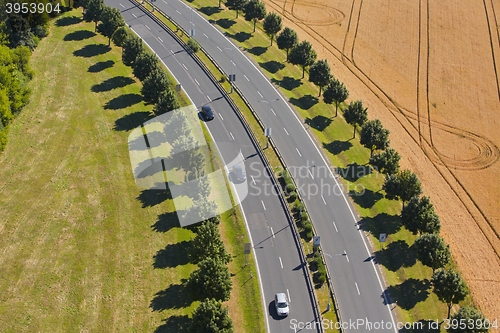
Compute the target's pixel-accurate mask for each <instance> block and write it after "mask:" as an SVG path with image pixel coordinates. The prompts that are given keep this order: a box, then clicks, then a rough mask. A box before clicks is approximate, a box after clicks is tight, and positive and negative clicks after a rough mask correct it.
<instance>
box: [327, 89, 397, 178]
mask: <svg viewBox="0 0 500 333" xmlns="http://www.w3.org/2000/svg"><path fill="white" fill-rule="evenodd" d="M325 94H326V90H325ZM400 159H401V156H400V155H399V153H398V152H397V151H396V150H395V149H392V148H388V149H387V150H385V151H383V152H381V153H378V154H374V155H373V156H372V157H370V164H371V165H373V166H374V167H375V168H376V169H377V170H378V171H379V172H381V173H385V174H388V175H389V174H395V173H397V172H398V171H399V160H400Z"/></svg>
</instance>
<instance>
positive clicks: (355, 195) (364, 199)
mask: <svg viewBox="0 0 500 333" xmlns="http://www.w3.org/2000/svg"><path fill="white" fill-rule="evenodd" d="M349 196H350V197H351V198H352V200H353V201H354V202H355V203H356V204H358V205H359V206H360V207H363V208H371V207H373V205H375V203H376V202H377V201H379V200H380V199H382V198H383V197H384V196H383V195H382V194H381V193H380V192H374V191H372V190H368V189H366V188H365V189H363V191H361V192H357V191H356V190H350V191H349Z"/></svg>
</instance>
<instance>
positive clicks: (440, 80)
mask: <svg viewBox="0 0 500 333" xmlns="http://www.w3.org/2000/svg"><path fill="white" fill-rule="evenodd" d="M265 3H266V5H267V6H268V11H276V12H278V13H280V14H281V15H283V16H284V24H285V26H289V27H291V28H292V29H294V30H296V31H297V33H298V34H299V38H300V39H307V40H309V41H310V42H311V43H313V45H314V47H315V49H316V51H317V52H318V59H328V61H329V63H330V66H331V67H332V71H333V73H334V75H335V76H336V77H337V78H338V79H340V80H341V81H343V82H344V83H345V84H346V86H347V88H348V89H349V91H350V95H351V96H350V98H351V99H361V100H363V103H364V105H366V106H368V108H369V110H368V112H369V116H370V118H379V119H381V120H382V122H383V124H384V126H385V127H387V128H388V129H390V131H391V146H392V147H394V148H395V149H397V150H398V151H399V152H400V153H401V154H402V155H403V161H402V167H404V168H411V169H412V170H413V171H415V172H416V173H417V174H418V175H419V177H420V179H421V180H422V182H423V185H424V186H423V187H424V192H425V194H426V195H429V196H430V197H431V199H432V201H433V203H434V204H435V206H436V209H437V212H438V213H439V215H440V217H441V220H442V225H443V230H442V234H443V236H444V237H445V239H446V240H447V242H448V243H450V246H451V249H452V253H453V255H454V259H455V260H456V262H457V264H458V265H459V267H460V270H461V272H462V274H463V275H464V277H465V279H466V280H467V282H468V285H469V287H470V289H471V292H472V294H473V297H474V301H475V302H476V303H477V305H478V306H479V307H480V308H481V309H482V310H483V312H484V313H485V314H486V315H487V316H488V317H489V318H491V319H495V318H499V317H500V304H499V303H498V299H500V278H499V276H500V208H499V207H498V204H497V199H498V198H499V197H500V182H499V181H498V180H497V178H498V176H499V175H500V162H499V159H500V148H499V147H500V131H499V130H498V128H499V127H500V117H499V113H500V103H499V102H500V92H499V81H500V78H499V72H500V68H499V67H500V65H499V64H500V63H499V61H500V58H499V57H500V46H499V40H500V39H499V25H498V24H499V17H498V15H499V14H498V13H499V11H500V1H499V0H474V1H470V0H442V1H438V2H436V1H434V2H433V1H429V0H420V1H409V0H401V1H396V2H395V1H389V0H373V1H363V0H352V1H348V2H346V1H340V0H329V1H321V0H285V1H283V0H265Z"/></svg>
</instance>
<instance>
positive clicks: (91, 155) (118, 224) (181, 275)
mask: <svg viewBox="0 0 500 333" xmlns="http://www.w3.org/2000/svg"><path fill="white" fill-rule="evenodd" d="M80 18H81V11H80V10H73V11H72V12H69V13H66V14H64V15H63V16H62V17H61V18H58V19H56V20H55V21H54V25H53V26H52V27H51V29H50V35H49V36H48V37H47V38H45V39H43V40H42V41H41V43H40V45H39V47H38V48H37V49H36V50H35V52H34V54H33V56H32V61H31V65H32V68H33V70H34V71H35V77H34V79H33V81H32V82H31V88H32V95H31V101H30V103H29V104H28V105H27V107H26V108H25V109H24V110H23V112H22V113H21V114H20V115H19V117H18V118H17V119H16V120H15V121H14V122H13V124H12V127H11V131H10V134H9V143H8V146H7V148H6V150H5V151H4V153H3V154H2V155H0V165H1V168H0V215H1V216H2V219H1V223H0V262H1V263H2V270H1V273H0V277H1V278H0V331H2V332H74V331H81V332H153V331H154V332H186V331H187V330H186V327H187V325H188V324H189V320H190V319H189V316H190V314H191V312H192V311H193V309H194V308H195V307H196V306H197V302H192V299H191V297H190V295H189V293H188V292H187V290H186V289H185V288H184V287H183V286H182V283H181V282H182V279H185V278H187V277H188V276H189V274H190V272H191V271H192V270H193V269H194V268H195V266H194V265H192V264H190V263H189V261H188V259H187V256H186V248H187V246H188V245H189V241H190V240H191V238H192V237H193V233H192V232H191V231H189V230H187V229H183V228H179V227H178V223H177V222H176V217H175V212H174V211H173V209H174V207H173V204H172V200H170V199H169V198H168V197H167V195H166V194H165V192H163V191H153V190H141V189H140V188H138V187H137V186H136V184H135V182H134V179H133V174H132V170H131V167H130V160H129V153H128V146H127V137H128V135H129V133H130V131H131V130H132V129H134V128H135V127H137V126H139V125H140V124H141V123H142V122H144V121H145V120H147V119H149V118H151V107H150V106H144V104H143V103H142V101H141V95H140V87H141V84H140V83H139V82H138V81H137V80H136V79H135V78H134V77H133V76H132V73H131V69H130V68H129V67H126V66H124V65H123V64H122V63H121V50H120V49H119V48H116V47H113V48H108V47H107V46H106V45H107V39H106V38H104V37H102V36H100V35H96V34H95V33H94V32H93V31H94V24H93V23H90V24H88V23H82V22H81V19H80ZM181 99H182V97H181ZM223 220H224V222H223V223H222V224H221V235H222V237H223V239H224V240H226V242H227V247H228V250H229V252H230V253H232V254H233V255H234V256H235V258H234V260H233V262H232V263H231V265H230V271H231V273H233V274H234V276H233V293H232V298H231V300H230V301H229V302H228V305H229V307H230V315H231V317H232V319H233V321H234V323H235V326H237V327H238V329H237V331H238V332H252V333H253V332H263V331H264V328H263V327H264V320H263V314H262V311H256V310H255V309H260V308H261V306H260V304H261V302H260V295H259V289H258V284H257V279H256V278H249V276H250V272H252V271H253V272H254V269H255V268H254V267H253V264H252V262H251V264H250V265H249V266H247V267H245V268H242V266H243V265H244V258H243V255H242V254H241V252H242V251H243V246H240V245H241V243H242V242H244V241H245V239H246V237H247V236H246V234H245V229H244V226H243V225H242V222H241V221H242V219H241V217H240V215H239V212H238V211H231V212H228V213H227V214H224V216H223ZM240 247H241V249H240ZM253 276H254V277H255V276H256V274H255V273H254V274H253ZM242 299H244V300H245V302H246V303H247V304H246V305H245V306H241V304H242V303H243V301H242Z"/></svg>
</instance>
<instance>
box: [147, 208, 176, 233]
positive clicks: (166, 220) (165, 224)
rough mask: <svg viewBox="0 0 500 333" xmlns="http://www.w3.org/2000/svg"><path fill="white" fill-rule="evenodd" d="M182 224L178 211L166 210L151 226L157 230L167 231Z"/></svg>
mask: <svg viewBox="0 0 500 333" xmlns="http://www.w3.org/2000/svg"><path fill="white" fill-rule="evenodd" d="M180 226H181V224H180V222H179V218H178V217H177V212H166V213H163V214H160V215H158V219H157V220H156V222H155V224H153V225H152V226H151V228H152V229H153V230H154V231H156V232H167V231H169V230H170V229H172V228H180Z"/></svg>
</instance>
